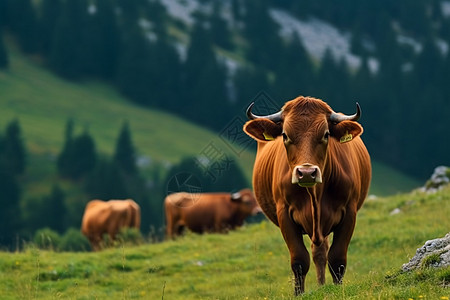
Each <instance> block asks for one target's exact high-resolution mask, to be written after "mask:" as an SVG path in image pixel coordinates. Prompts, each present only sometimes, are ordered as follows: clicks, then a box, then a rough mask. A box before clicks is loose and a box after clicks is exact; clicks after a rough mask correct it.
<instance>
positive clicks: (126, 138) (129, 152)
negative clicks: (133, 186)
mask: <svg viewBox="0 0 450 300" xmlns="http://www.w3.org/2000/svg"><path fill="white" fill-rule="evenodd" d="M114 161H115V162H116V163H117V165H118V166H120V168H122V170H124V171H125V172H126V173H128V174H136V173H137V171H138V169H137V166H136V151H135V149H134V146H133V142H132V141H131V133H130V127H129V125H128V122H125V123H124V124H123V126H122V129H121V131H120V135H119V138H118V139H117V144H116V150H115V152H114Z"/></svg>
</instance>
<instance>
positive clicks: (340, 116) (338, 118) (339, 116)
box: [330, 102, 361, 123]
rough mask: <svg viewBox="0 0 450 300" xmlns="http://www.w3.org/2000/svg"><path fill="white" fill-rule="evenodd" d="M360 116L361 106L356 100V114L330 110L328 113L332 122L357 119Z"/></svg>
mask: <svg viewBox="0 0 450 300" xmlns="http://www.w3.org/2000/svg"><path fill="white" fill-rule="evenodd" d="M360 117H361V107H360V106H359V103H358V102H356V114H354V115H351V116H347V115H343V114H337V113H335V112H332V113H331V115H330V121H331V122H333V123H339V122H342V121H358V120H359V118H360Z"/></svg>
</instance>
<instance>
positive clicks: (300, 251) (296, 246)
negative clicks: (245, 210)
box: [277, 205, 310, 296]
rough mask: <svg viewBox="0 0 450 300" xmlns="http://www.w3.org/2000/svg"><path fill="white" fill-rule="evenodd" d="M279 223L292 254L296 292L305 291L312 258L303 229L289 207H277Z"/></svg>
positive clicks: (297, 293)
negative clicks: (304, 239)
mask: <svg viewBox="0 0 450 300" xmlns="http://www.w3.org/2000/svg"><path fill="white" fill-rule="evenodd" d="M277 217H278V224H279V226H280V230H281V233H282V234H283V238H284V240H285V242H286V245H287V247H288V249H289V253H290V255H291V269H292V272H293V273H294V294H295V295H296V296H297V295H299V294H301V293H303V292H304V291H305V277H306V273H308V270H309V264H310V258H309V253H308V250H307V249H306V247H305V244H304V243H303V235H302V229H301V227H300V226H298V225H297V224H296V223H294V221H293V220H292V219H291V217H290V214H289V209H288V208H287V207H286V206H284V205H282V206H280V207H277Z"/></svg>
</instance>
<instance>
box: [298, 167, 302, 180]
mask: <svg viewBox="0 0 450 300" xmlns="http://www.w3.org/2000/svg"><path fill="white" fill-rule="evenodd" d="M297 175H298V178H303V173H302V171H301V170H300V169H297Z"/></svg>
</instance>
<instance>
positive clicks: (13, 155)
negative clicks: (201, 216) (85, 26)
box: [0, 119, 249, 250]
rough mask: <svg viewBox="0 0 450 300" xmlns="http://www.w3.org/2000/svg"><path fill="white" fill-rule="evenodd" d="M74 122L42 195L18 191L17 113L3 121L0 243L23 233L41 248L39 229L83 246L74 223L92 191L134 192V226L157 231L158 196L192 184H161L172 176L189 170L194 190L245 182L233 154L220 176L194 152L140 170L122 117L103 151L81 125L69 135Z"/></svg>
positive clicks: (102, 195)
mask: <svg viewBox="0 0 450 300" xmlns="http://www.w3.org/2000/svg"><path fill="white" fill-rule="evenodd" d="M74 128H75V122H74V120H72V119H69V120H68V121H67V123H66V130H65V136H64V144H63V145H62V147H61V150H60V152H59V153H58V155H57V157H56V159H55V161H54V164H55V169H56V172H57V173H56V174H54V175H55V176H52V178H53V177H54V178H55V179H54V180H52V183H50V184H51V188H50V191H49V193H48V194H46V195H43V196H37V195H34V194H27V195H26V196H25V195H24V188H26V187H27V176H28V175H29V174H28V170H27V165H28V160H29V156H30V154H29V153H28V151H27V149H26V146H25V141H24V139H23V133H22V129H21V126H20V122H19V120H17V119H15V120H13V121H11V122H10V123H8V124H7V126H6V128H5V131H4V133H1V134H0V189H1V190H2V195H1V197H0V205H1V207H2V209H1V210H0V225H1V226H0V247H2V248H8V249H13V248H14V247H22V246H23V245H22V242H23V241H25V242H29V241H34V242H35V243H37V245H41V243H44V245H43V246H44V247H46V248H48V247H49V246H51V245H48V243H47V242H45V241H43V240H42V237H41V236H42V235H44V236H46V237H48V238H51V239H54V240H55V241H56V240H58V241H59V240H60V239H61V241H60V243H61V244H60V243H59V242H58V244H57V245H56V244H53V245H52V246H54V247H56V246H58V247H60V248H59V249H63V250H87V249H88V243H87V240H86V239H84V237H82V236H81V233H80V226H81V219H82V216H83V212H84V208H85V205H86V204H87V202H88V201H89V200H92V199H102V200H109V199H127V198H132V199H134V200H135V201H136V202H137V203H138V204H139V206H140V207H141V215H142V221H141V230H140V231H141V233H142V234H143V235H144V236H147V237H149V238H151V239H160V238H162V236H163V229H164V224H165V220H164V211H163V201H164V198H165V196H166V195H168V194H169V193H173V192H181V191H185V192H192V191H190V190H188V189H184V188H183V187H180V186H176V187H172V188H169V186H168V185H169V184H170V182H171V181H173V179H174V178H175V177H177V176H178V177H177V179H180V178H182V177H183V176H186V174H187V175H188V176H192V177H193V178H194V179H196V187H197V188H198V190H196V191H195V192H202V191H203V192H213V191H218V190H221V191H230V192H233V191H237V190H239V189H241V188H244V187H248V186H249V183H248V182H247V180H246V178H245V176H244V174H243V172H242V171H241V169H240V168H239V166H238V165H236V164H234V163H233V162H231V161H230V163H229V164H230V165H229V166H228V167H227V168H223V169H222V171H221V174H220V176H215V177H214V178H212V177H211V174H208V172H206V170H205V168H203V167H202V166H201V165H200V164H199V161H198V158H196V157H185V158H184V159H182V160H181V162H180V163H178V164H175V165H173V166H171V167H170V168H169V169H167V168H166V167H163V166H161V165H158V164H156V165H155V166H153V167H152V168H151V169H150V172H151V173H152V174H151V175H150V176H148V175H147V176H144V175H143V173H142V172H143V170H142V168H140V167H139V166H138V155H137V149H136V148H135V146H134V144H133V141H132V135H131V130H130V125H129V123H128V122H124V124H123V125H122V128H121V130H120V132H119V134H118V137H117V141H116V145H115V149H114V153H113V155H112V156H111V157H109V156H106V155H104V154H102V153H98V151H97V150H96V146H95V140H94V138H93V137H92V136H91V135H90V133H89V131H88V130H87V129H85V130H84V131H82V132H81V133H80V134H78V135H75V134H74ZM148 171H149V170H147V171H146V172H148ZM216 175H217V174H216ZM180 176H181V177H180ZM73 186H75V187H76V188H73ZM44 240H45V239H44ZM55 241H54V242H55Z"/></svg>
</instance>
